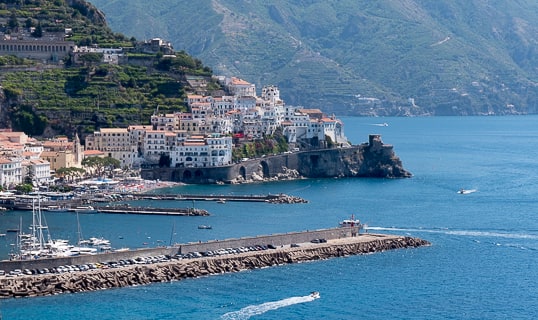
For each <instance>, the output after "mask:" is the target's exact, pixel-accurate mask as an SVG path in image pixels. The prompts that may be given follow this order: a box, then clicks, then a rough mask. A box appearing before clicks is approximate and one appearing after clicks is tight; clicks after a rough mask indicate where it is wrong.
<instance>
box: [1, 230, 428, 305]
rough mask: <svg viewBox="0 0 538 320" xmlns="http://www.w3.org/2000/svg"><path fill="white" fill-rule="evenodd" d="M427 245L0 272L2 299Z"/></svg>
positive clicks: (334, 242) (355, 242) (284, 249)
mask: <svg viewBox="0 0 538 320" xmlns="http://www.w3.org/2000/svg"><path fill="white" fill-rule="evenodd" d="M427 245H430V243H429V242H427V241H425V240H422V239H418V238H412V237H403V236H393V235H381V234H363V235H359V236H355V237H344V238H334V239H329V240H328V241H327V242H326V243H311V242H307V243H301V244H300V246H299V247H294V246H290V245H282V246H281V247H277V248H276V249H268V250H264V251H254V252H244V253H238V254H227V255H222V256H214V257H200V258H193V259H181V260H174V261H169V262H161V263H155V264H145V265H128V266H125V267H122V268H111V269H96V270H89V271H78V272H70V273H62V274H47V275H31V276H30V275H29V276H17V277H5V276H4V277H0V298H11V297H32V296H44V295H53V294H60V293H74V292H84V291H94V290H102V289H108V288H118V287H126V286H133V285H143V284H149V283H153V282H167V281H172V280H181V279H186V278H194V277H200V276H205V275H211V274H219V273H227V272H238V271H242V270H247V269H257V268H264V267H270V266H276V265H283V264H289V263H298V262H305V261H313V260H323V259H329V258H334V257H343V256H349V255H357V254H369V253H374V252H381V251H386V250H394V249H403V248H415V247H420V246H427Z"/></svg>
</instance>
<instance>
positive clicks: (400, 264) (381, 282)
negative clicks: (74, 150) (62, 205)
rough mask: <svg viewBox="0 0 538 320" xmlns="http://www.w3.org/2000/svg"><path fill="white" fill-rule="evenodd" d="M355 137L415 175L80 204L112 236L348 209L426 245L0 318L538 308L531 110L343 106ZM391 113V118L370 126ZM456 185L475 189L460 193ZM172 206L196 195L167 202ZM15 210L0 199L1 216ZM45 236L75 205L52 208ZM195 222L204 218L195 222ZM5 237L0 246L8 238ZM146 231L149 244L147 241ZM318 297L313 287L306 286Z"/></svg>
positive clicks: (207, 233)
mask: <svg viewBox="0 0 538 320" xmlns="http://www.w3.org/2000/svg"><path fill="white" fill-rule="evenodd" d="M344 121H345V128H346V129H345V130H346V134H347V136H348V138H349V139H350V140H351V141H352V142H353V143H361V142H365V141H367V140H368V134H369V133H380V134H381V135H382V138H383V141H384V142H385V143H388V144H393V145H394V146H395V151H396V153H397V155H398V156H399V157H400V158H401V159H402V161H403V164H404V166H405V168H406V169H408V170H409V171H411V172H412V173H413V174H414V177H413V178H411V179H402V180H377V179H320V180H318V179H313V180H301V181H293V182H278V183H265V184H251V185H238V186H182V187H178V188H176V189H174V190H167V191H170V192H185V193H197V192H199V193H215V194H230V193H237V194H251V193H252V194H266V193H278V192H283V193H287V194H290V195H295V196H300V197H303V198H306V199H308V200H309V203H307V204H295V205H272V204H265V203H244V204H242V203H233V202H228V203H226V204H224V205H222V204H216V203H210V202H197V203H195V205H196V207H200V208H204V209H207V210H208V211H210V212H211V213H212V215H211V216H209V217H147V216H122V215H99V214H94V215H81V216H80V220H81V227H82V229H83V232H84V235H85V236H88V237H89V236H103V237H106V238H108V239H111V240H112V244H113V245H114V246H115V247H123V246H129V247H142V246H145V245H147V246H153V245H159V244H168V243H170V242H187V241H198V240H208V239H224V238H231V237H240V236H252V235H259V234H270V233H280V232H287V231H298V230H306V229H316V228H326V227H332V226H336V225H337V223H338V221H340V220H342V219H344V218H348V217H349V216H350V215H351V214H352V213H354V214H355V215H356V217H358V218H360V219H361V220H362V221H364V222H366V223H368V225H369V228H370V230H371V232H382V233H393V234H402V235H412V236H417V237H421V238H423V239H426V240H428V241H430V242H431V243H432V246H431V247H425V248H418V249H409V250H407V249H406V250H397V251H391V252H385V253H378V254H373V255H366V256H355V257H347V258H338V259H332V260H327V261H317V262H309V263H303V264H296V265H286V266H279V267H274V268H267V269H262V270H252V271H247V272H241V273H236V274H224V275H216V276H210V277H204V278H199V279H190V280H186V281H180V282H173V283H162V284H154V285H148V286H139V287H132V288H124V289H115V290H109V291H100V292H89V293H80V294H68V295H60V296H54V297H42V298H31V299H10V300H0V310H1V314H2V316H3V319H357V318H362V319H387V318H393V319H507V318H512V319H534V318H536V315H537V313H538V311H537V310H538V289H537V288H536V285H535V283H536V279H538V269H537V268H536V266H537V265H538V263H537V262H538V219H536V215H537V214H538V198H537V194H538V180H537V179H536V178H537V174H536V172H537V169H536V168H537V164H538V160H537V159H538V150H537V148H536V146H537V143H536V137H538V127H537V126H536V125H535V124H536V123H537V121H538V117H535V116H526V117H465V118H455V117H454V118H453V117H446V118H379V119H375V118H345V119H344ZM383 122H387V123H388V124H389V126H388V127H380V126H376V125H375V124H377V123H383ZM460 188H465V189H475V190H476V192H474V193H471V194H467V195H460V194H458V193H457V191H458V190H459V189H460ZM166 205H170V206H191V205H192V204H191V203H185V202H172V201H171V202H169V203H167V204H166ZM21 214H22V215H23V216H24V219H25V220H26V219H29V218H30V217H29V216H28V213H21V212H12V213H1V216H0V225H1V228H0V230H1V229H3V228H4V226H6V228H9V227H11V225H12V224H14V226H16V225H18V221H19V217H20V216H21ZM46 218H47V221H48V224H49V226H50V227H51V232H52V233H53V236H54V237H58V238H71V239H74V238H75V236H76V229H77V227H76V217H75V216H74V215H71V214H65V213H63V214H62V213H47V216H46ZM200 224H208V225H212V226H213V229H212V230H199V229H197V226H198V225H200ZM9 242H10V239H9V236H8V237H6V238H4V239H2V238H0V253H1V254H5V253H6V252H7V251H9ZM144 243H147V244H144ZM314 290H315V291H319V292H320V293H321V298H320V299H316V300H312V299H309V298H308V294H309V292H311V291H314Z"/></svg>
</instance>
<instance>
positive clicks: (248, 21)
mask: <svg viewBox="0 0 538 320" xmlns="http://www.w3.org/2000/svg"><path fill="white" fill-rule="evenodd" d="M92 3H93V4H94V5H96V6H97V7H98V8H99V9H100V10H103V11H104V12H105V13H106V18H107V21H108V22H109V24H110V25H111V27H112V28H113V29H115V30H117V31H121V32H123V33H125V34H127V35H128V36H135V37H137V38H139V39H147V38H151V37H163V38H166V39H167V40H169V41H171V42H172V43H173V45H174V46H175V48H176V49H182V50H183V49H184V50H186V51H187V52H189V53H190V54H192V55H194V56H196V57H198V58H200V59H201V60H203V61H204V63H206V64H208V65H209V66H211V67H212V68H213V70H215V73H223V74H227V75H237V76H241V77H243V78H244V79H246V80H248V81H250V82H253V83H255V84H257V85H265V84H276V85H278V86H279V87H280V88H281V91H282V94H283V97H284V99H285V101H286V102H287V103H288V104H294V105H305V106H308V107H318V108H322V109H323V110H324V111H328V112H331V111H335V112H338V113H340V114H344V113H346V114H362V115H419V114H431V115H474V114H526V113H536V112H537V110H538V104H537V101H538V99H537V96H538V87H537V75H536V72H535V71H536V68H537V67H538V56H537V55H536V54H535V53H536V52H537V48H538V47H537V43H538V39H537V37H538V32H537V31H538V3H537V2H536V1H532V0H519V1H499V0H489V1H488V0H435V1H433V0H391V1H369V0H339V1H318V0H300V1H293V2H291V1H284V0H266V1H234V0H198V1H179V2H178V1H173V0H160V1H153V2H146V1H144V0H92Z"/></svg>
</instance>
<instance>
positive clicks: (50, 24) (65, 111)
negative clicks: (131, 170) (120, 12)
mask: <svg viewBox="0 0 538 320" xmlns="http://www.w3.org/2000/svg"><path fill="white" fill-rule="evenodd" d="M39 28H40V30H41V31H40V33H41V34H40V35H37V34H35V33H34V32H32V29H34V30H36V29H39ZM66 29H68V30H70V32H69V33H68V36H67V40H68V41H72V42H73V43H74V44H75V45H77V46H79V47H81V46H82V47H86V46H98V47H101V48H123V49H124V50H123V52H122V55H121V57H119V56H118V57H117V58H118V60H120V59H121V61H122V63H120V64H108V63H102V61H103V54H102V53H96V52H94V53H87V54H82V53H78V55H79V58H78V59H76V58H75V55H66V56H65V57H62V59H58V61H53V59H52V58H51V59H48V60H47V59H45V58H43V60H45V62H44V61H43V60H40V59H26V58H27V57H28V56H27V54H28V53H27V52H24V43H23V44H22V45H21V44H20V42H19V41H21V42H24V41H26V43H28V41H33V42H35V43H45V44H46V45H50V44H51V43H52V42H51V41H53V39H54V34H56V33H59V34H60V35H61V37H66V32H65V30H66ZM0 32H1V33H2V35H10V36H11V37H13V38H14V39H12V40H9V39H6V42H8V44H6V43H3V44H2V47H3V48H5V47H6V46H8V45H13V46H14V47H19V48H22V49H19V50H20V52H16V54H18V55H19V57H15V56H12V55H4V56H0V89H1V90H0V127H2V128H5V127H7V128H12V129H14V130H20V131H24V132H26V133H27V134H29V135H32V136H53V135H56V134H66V135H70V136H71V135H73V133H74V132H78V133H79V135H80V137H81V138H83V137H84V135H86V134H88V133H92V132H93V131H94V130H96V129H98V128H100V127H111V126H123V127H125V126H127V125H130V124H139V123H148V122H149V119H150V116H151V115H152V114H153V113H154V112H155V110H159V111H160V112H171V111H178V110H186V105H185V95H186V94H187V93H189V92H192V91H194V90H196V89H198V90H202V89H200V88H193V85H191V83H189V81H188V79H187V78H194V77H195V78H197V79H199V80H204V81H205V82H204V81H199V83H204V84H205V86H204V88H203V90H207V91H211V90H217V89H220V85H219V84H218V83H216V80H214V79H212V78H211V76H212V71H211V69H210V68H208V67H206V66H204V65H203V64H202V62H201V61H200V60H198V59H194V58H193V57H191V56H189V55H188V54H186V53H185V52H175V53H174V55H173V57H172V56H171V55H165V54H164V53H163V52H162V51H159V50H165V49H163V48H161V47H160V48H159V49H155V50H154V49H148V50H149V51H148V50H146V49H144V48H145V44H144V43H141V42H136V41H135V40H134V39H128V38H126V37H125V36H123V35H122V34H119V33H114V32H112V30H111V29H110V28H109V27H108V25H107V24H106V20H105V17H104V14H103V13H102V12H101V11H99V10H98V9H97V8H95V7H94V6H93V5H91V4H89V3H88V2H86V1H83V0H25V1H18V0H0ZM15 35H16V37H15ZM17 42H19V43H17ZM59 42H61V43H63V39H62V40H60V41H59ZM9 43H11V44H9ZM14 51H18V50H14ZM36 51H37V50H36ZM84 51H86V50H84ZM3 53H6V50H5V49H4V51H3ZM8 53H11V52H8ZM77 60H78V61H77ZM194 86H196V85H194Z"/></svg>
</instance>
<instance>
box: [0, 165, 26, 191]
mask: <svg viewBox="0 0 538 320" xmlns="http://www.w3.org/2000/svg"><path fill="white" fill-rule="evenodd" d="M21 183H22V161H21V159H20V158H5V157H2V158H0V185H1V186H3V187H4V188H8V189H9V188H14V187H15V186H16V185H19V184H21Z"/></svg>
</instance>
